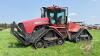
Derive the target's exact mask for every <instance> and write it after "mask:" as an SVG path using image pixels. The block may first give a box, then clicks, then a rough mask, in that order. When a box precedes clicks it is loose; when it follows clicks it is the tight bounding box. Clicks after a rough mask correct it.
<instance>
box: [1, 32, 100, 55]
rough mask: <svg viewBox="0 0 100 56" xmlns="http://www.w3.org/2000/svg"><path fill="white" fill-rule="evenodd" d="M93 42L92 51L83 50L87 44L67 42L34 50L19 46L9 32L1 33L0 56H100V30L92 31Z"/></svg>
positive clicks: (29, 47)
mask: <svg viewBox="0 0 100 56" xmlns="http://www.w3.org/2000/svg"><path fill="white" fill-rule="evenodd" d="M90 32H91V34H92V35H93V37H94V38H93V40H92V44H91V46H92V47H91V49H90V50H88V51H87V50H84V49H81V48H80V46H81V45H82V44H85V43H72V42H66V43H64V44H63V45H56V46H52V47H48V48H40V49H33V48H32V47H31V46H28V47H24V46H22V45H21V44H19V43H18V42H17V40H16V38H15V37H14V36H13V35H11V34H10V32H9V30H3V31H0V56H100V30H90Z"/></svg>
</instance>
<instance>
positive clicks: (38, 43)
mask: <svg viewBox="0 0 100 56" xmlns="http://www.w3.org/2000/svg"><path fill="white" fill-rule="evenodd" d="M43 47H44V43H43V41H38V42H37V43H36V44H35V48H43Z"/></svg>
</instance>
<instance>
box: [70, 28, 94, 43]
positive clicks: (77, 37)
mask: <svg viewBox="0 0 100 56" xmlns="http://www.w3.org/2000/svg"><path fill="white" fill-rule="evenodd" d="M92 39H93V37H92V35H91V34H90V33H89V31H88V30H87V29H80V30H79V31H78V32H76V33H75V34H73V35H72V36H71V40H70V41H73V42H80V41H84V40H87V41H90V40H92Z"/></svg>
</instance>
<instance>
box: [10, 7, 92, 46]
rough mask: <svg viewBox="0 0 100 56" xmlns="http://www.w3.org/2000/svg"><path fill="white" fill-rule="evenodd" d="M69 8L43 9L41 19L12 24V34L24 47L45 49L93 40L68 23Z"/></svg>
mask: <svg viewBox="0 0 100 56" xmlns="http://www.w3.org/2000/svg"><path fill="white" fill-rule="evenodd" d="M67 19H68V8H67V7H58V6H51V7H42V9H41V18H37V19H32V20H27V21H23V22H20V23H18V24H16V23H15V22H13V23H12V24H11V33H12V34H13V35H14V36H15V37H16V38H17V39H18V40H19V41H20V42H21V43H22V44H24V45H26V46H28V45H32V46H33V47H35V48H43V47H48V46H52V45H62V44H63V43H64V42H65V41H67V40H68V41H73V42H79V41H84V40H88V41H90V40H92V36H91V34H90V33H89V32H88V31H87V29H85V28H84V27H81V26H80V25H79V24H77V23H74V22H70V23H68V22H67Z"/></svg>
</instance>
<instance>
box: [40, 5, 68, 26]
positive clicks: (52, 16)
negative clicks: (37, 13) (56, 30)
mask: <svg viewBox="0 0 100 56" xmlns="http://www.w3.org/2000/svg"><path fill="white" fill-rule="evenodd" d="M41 11H42V14H41V17H47V18H49V22H50V24H51V25H64V24H66V23H67V16H66V9H65V8H61V7H57V6H52V7H42V10H41Z"/></svg>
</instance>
